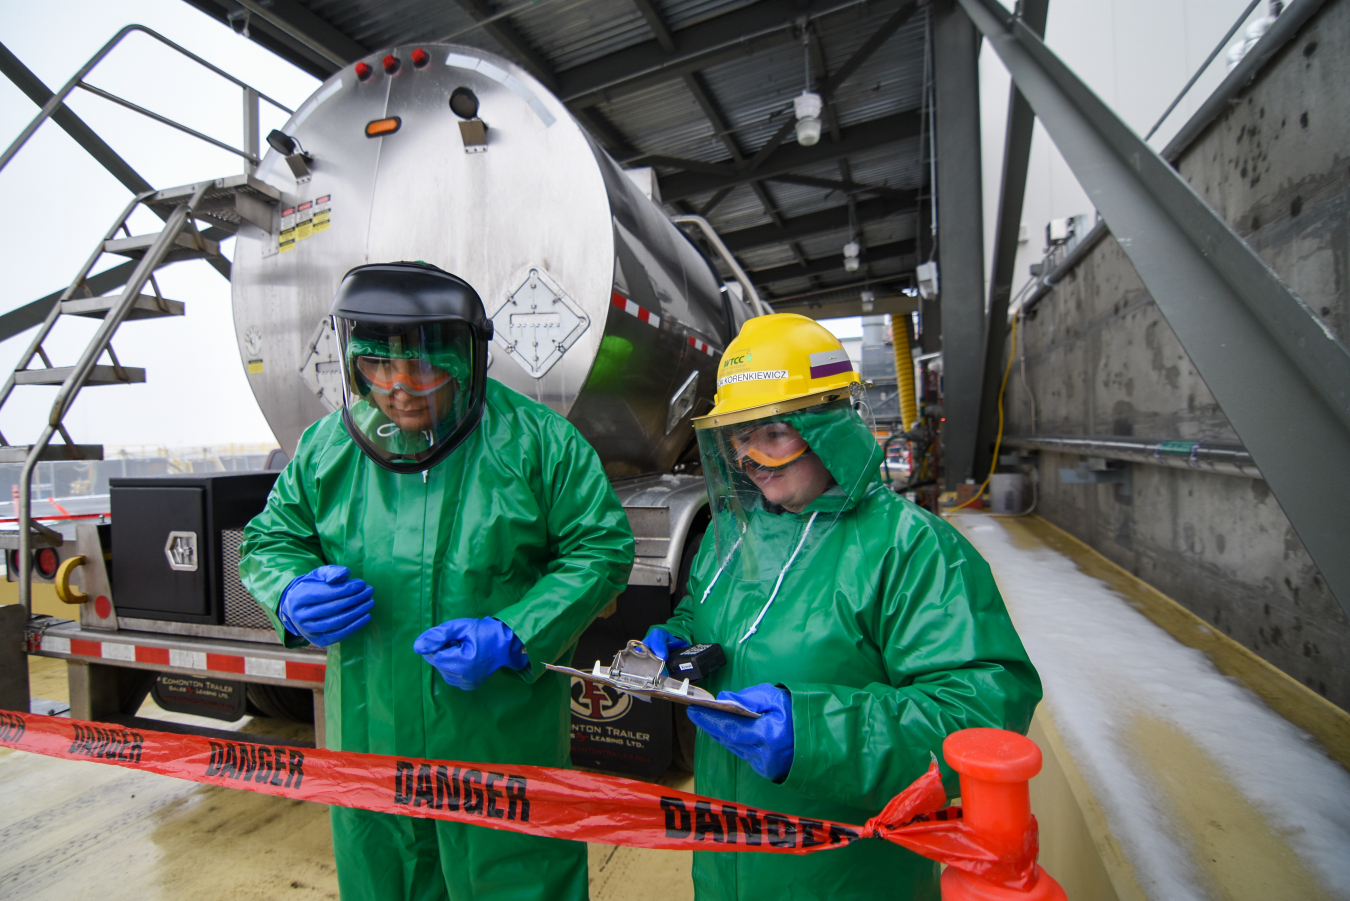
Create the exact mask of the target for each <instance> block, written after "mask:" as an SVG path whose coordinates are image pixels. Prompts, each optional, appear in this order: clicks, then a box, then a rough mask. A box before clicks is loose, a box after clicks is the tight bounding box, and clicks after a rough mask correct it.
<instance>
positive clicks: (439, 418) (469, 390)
mask: <svg viewBox="0 0 1350 901" xmlns="http://www.w3.org/2000/svg"><path fill="white" fill-rule="evenodd" d="M333 330H334V333H335V334H336V335H337V339H338V346H339V348H340V354H339V360H340V364H341V367H342V400H343V421H344V423H345V424H346V425H347V429H348V431H349V432H350V433H351V435H352V437H353V439H354V440H356V442H357V443H358V444H359V445H360V446H361V449H362V450H363V451H364V452H365V453H366V454H367V455H368V456H370V457H371V458H372V459H374V460H375V462H377V463H379V464H380V465H381V466H384V467H385V468H386V469H392V470H395V471H399V472H420V471H422V470H425V469H428V468H430V466H432V465H434V464H435V463H436V462H437V461H439V460H440V459H442V458H443V457H444V456H445V455H446V454H447V453H449V451H450V450H453V448H454V447H455V446H457V445H458V444H459V443H460V442H461V441H463V439H464V438H465V437H466V436H467V435H468V433H469V432H471V431H472V430H473V428H474V426H476V425H477V422H478V419H479V417H480V416H481V414H482V403H483V390H484V382H485V375H484V370H485V369H486V350H485V348H484V347H483V346H482V342H481V341H479V340H478V338H477V337H476V336H475V335H474V333H473V330H472V329H471V328H470V326H469V325H468V324H467V323H464V322H460V321H445V322H429V323H421V324H413V325H387V324H376V323H368V322H360V321H357V320H352V319H346V318H343V317H337V316H335V317H334V318H333ZM480 358H482V359H480Z"/></svg>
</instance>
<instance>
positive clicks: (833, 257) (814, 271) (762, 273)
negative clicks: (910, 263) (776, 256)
mask: <svg viewBox="0 0 1350 901" xmlns="http://www.w3.org/2000/svg"><path fill="white" fill-rule="evenodd" d="M914 249H915V244H914V239H913V238H908V239H906V240H904V241H892V242H890V243H889V244H878V245H876V246H875V247H870V248H868V250H867V253H866V257H867V259H866V262H868V263H879V262H881V261H882V260H893V259H896V258H903V257H907V256H913V255H914ZM831 272H838V273H840V274H843V273H844V272H845V269H844V257H843V255H842V254H839V253H832V254H830V255H829V256H825V257H815V258H814V259H808V260H807V261H806V264H805V265H804V266H803V265H795V264H789V265H787V266H774V267H773V268H771V269H752V270H750V272H749V275H750V280H751V281H753V282H754V283H755V284H756V285H770V284H773V283H774V282H783V281H787V280H788V279H792V278H802V277H804V276H808V275H824V274H826V273H831ZM851 274H852V273H850V275H851Z"/></svg>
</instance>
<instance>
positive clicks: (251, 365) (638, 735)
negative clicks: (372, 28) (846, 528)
mask: <svg viewBox="0 0 1350 901" xmlns="http://www.w3.org/2000/svg"><path fill="white" fill-rule="evenodd" d="M280 132H281V133H280V134H278V133H276V132H274V133H273V134H272V135H271V136H270V137H269V141H268V143H269V144H270V145H271V146H272V150H271V151H270V152H269V153H268V154H267V155H266V156H265V157H264V158H263V160H262V162H261V164H260V165H259V166H258V168H257V171H256V173H254V174H253V175H252V176H251V177H248V178H247V179H245V184H246V186H251V187H249V189H248V190H247V191H245V192H237V194H236V196H243V197H244V198H245V199H244V200H240V201H236V203H237V208H238V210H239V214H240V215H239V217H238V218H239V222H238V231H237V241H236V246H235V253H234V259H233V266H232V274H231V282H232V286H233V304H234V319H235V331H236V338H237V340H238V346H239V352H240V357H241V365H242V366H243V367H244V368H245V370H246V372H247V373H248V380H249V383H250V385H251V386H252V389H253V393H254V395H255V397H256V398H257V401H258V404H259V406H260V407H261V409H262V412H263V414H264V415H265V416H266V418H267V421H268V423H269V425H270V426H271V428H272V431H273V432H274V433H275V435H276V437H277V440H278V442H279V443H280V445H281V447H282V449H283V450H284V451H285V452H287V453H290V452H293V450H294V448H295V445H296V442H297V441H298V439H299V437H300V434H301V432H302V431H303V430H304V429H305V428H306V427H307V426H309V425H310V424H311V423H313V422H314V421H315V420H317V419H319V418H320V417H322V416H325V415H327V414H328V413H330V412H332V411H334V410H335V409H337V407H338V405H339V404H340V399H341V395H340V391H341V388H340V384H339V375H338V362H337V358H336V356H335V353H336V343H335V341H334V340H333V336H332V332H331V329H330V327H329V324H328V308H329V305H330V303H331V300H332V297H333V294H334V291H335V289H336V287H337V285H338V282H339V280H340V279H341V278H342V276H343V275H344V273H346V272H347V271H348V270H349V269H351V268H352V267H354V266H358V265H360V264H363V263H371V262H387V261H394V260H423V261H426V262H430V263H434V264H436V265H437V266H440V267H441V268H443V269H445V270H447V271H450V272H453V273H455V274H457V275H459V276H461V277H463V278H464V279H465V280H467V281H468V282H469V283H470V284H471V285H473V286H474V287H475V288H476V289H477V290H478V292H479V294H480V295H481V296H482V298H483V300H484V304H485V306H486V308H487V313H488V315H489V316H490V317H491V319H492V320H493V324H494V329H495V336H494V339H493V344H492V345H491V347H490V349H489V350H490V353H489V368H488V375H489V376H490V377H491V378H495V379H497V380H498V381H500V382H502V383H504V384H506V385H508V386H509V387H511V388H513V389H515V390H516V391H519V392H521V393H522V394H525V395H527V396H529V397H532V398H534V399H536V400H538V401H540V402H542V403H544V404H547V405H548V406H549V407H551V408H553V409H554V410H556V411H558V412H559V413H561V414H563V415H564V416H566V417H567V418H568V420H570V421H571V422H572V423H573V424H574V425H575V426H576V427H577V428H578V429H579V430H580V431H581V433H582V434H583V435H584V436H585V437H586V439H587V440H588V441H590V443H591V444H592V445H593V446H594V447H595V448H596V450H597V451H598V453H599V455H600V457H601V459H602V461H603V463H604V466H605V470H606V472H607V473H608V475H609V476H610V478H611V479H612V481H613V484H614V488H615V490H616V492H617V493H618V495H619V497H620V499H621V500H622V502H623V504H624V506H625V508H626V509H627V511H628V514H629V519H630V522H631V524H632V526H633V531H634V534H635V536H636V538H637V561H636V565H635V566H634V568H633V575H632V577H631V578H630V583H629V588H628V590H627V591H626V592H625V593H624V594H622V595H621V596H620V597H619V599H618V601H617V604H616V605H615V606H614V607H613V612H612V614H611V615H610V616H608V617H606V618H603V619H601V620H597V622H596V623H595V624H594V625H593V626H592V628H591V629H590V630H589V631H588V632H587V633H586V634H585V635H584V636H583V638H582V641H581V645H580V647H579V649H578V652H577V659H578V660H580V661H581V663H582V665H585V666H589V664H590V662H591V660H592V659H595V658H604V659H605V660H608V659H609V657H610V656H612V655H613V653H614V652H615V651H617V650H618V649H620V648H622V646H623V643H624V641H625V640H627V639H628V638H632V637H636V636H640V635H641V634H643V632H644V631H645V629H646V627H647V626H648V625H649V624H650V623H652V622H655V621H660V620H664V619H665V618H666V617H667V616H668V615H669V613H670V611H671V607H672V603H673V602H674V601H675V600H678V598H677V597H676V593H677V592H678V591H679V589H680V588H681V587H682V583H683V576H684V573H683V572H682V569H683V570H685V571H687V563H688V560H689V557H690V556H691V554H692V551H693V549H694V548H695V547H696V542H697V541H698V540H699V538H700V537H701V534H702V531H703V525H702V524H703V523H704V522H705V521H706V513H705V512H704V507H705V506H706V499H705V496H704V490H703V482H702V479H701V477H699V476H697V475H693V474H689V473H687V472H684V470H685V469H686V468H690V467H689V464H691V463H692V462H693V461H695V460H696V459H697V454H696V443H695V440H694V435H693V429H692V426H691V425H690V422H689V418H690V415H691V414H693V415H696V414H698V413H701V412H703V411H705V410H706V409H708V408H710V407H711V403H712V394H713V391H714V387H715V382H716V379H715V373H716V365H717V360H718V357H719V355H720V353H721V350H722V348H724V347H725V346H726V345H727V342H729V341H730V340H731V338H732V337H733V336H734V335H735V334H736V332H737V331H738V330H739V329H740V326H741V324H742V323H743V322H744V321H745V320H746V319H747V318H749V317H751V316H753V315H756V314H757V312H758V310H759V308H758V306H757V305H758V303H759V301H758V299H757V298H756V297H755V296H754V293H753V289H752V288H751V286H750V285H749V284H748V282H746V283H744V285H743V288H741V290H728V288H727V287H726V286H724V285H723V284H722V281H721V279H720V278H719V277H718V275H717V272H716V270H715V269H714V267H713V266H712V264H711V263H710V261H709V259H708V258H707V257H705V256H704V255H703V253H702V252H701V251H700V250H699V249H698V248H697V247H696V246H695V245H694V244H693V243H692V241H691V240H690V239H689V238H688V237H687V236H686V235H685V234H684V233H683V232H682V231H681V230H680V229H679V228H678V227H677V226H676V225H675V224H673V223H672V222H671V220H670V219H669V218H668V217H667V216H666V215H665V213H664V212H663V211H662V209H661V208H660V206H658V205H657V203H655V202H653V200H652V199H650V198H649V196H648V194H646V193H644V191H643V190H641V189H640V188H639V187H638V185H637V183H636V181H635V180H634V179H633V178H631V177H630V175H631V173H626V172H624V171H623V170H622V169H620V168H619V166H618V165H617V164H616V163H615V162H614V161H613V160H612V159H611V158H610V157H609V156H608V155H607V154H606V153H605V152H604V151H603V150H602V149H601V148H600V147H599V146H598V145H596V144H595V142H594V141H592V140H591V138H590V137H589V135H587V133H586V132H585V131H584V130H583V129H582V128H581V126H580V125H579V124H578V123H577V122H576V121H575V120H574V119H573V118H572V116H571V114H570V113H569V112H568V110H567V109H566V107H565V106H564V105H563V104H562V102H561V101H559V100H558V99H557V98H555V97H553V96H552V95H551V94H549V93H548V91H547V90H546V89H544V88H543V87H542V86H541V85H540V84H539V83H538V82H537V81H535V80H534V78H532V77H531V76H530V75H529V74H528V73H526V72H525V71H523V70H522V69H520V68H519V67H517V66H515V65H514V64H512V63H510V62H508V61H506V60H503V59H501V58H499V57H495V56H492V55H489V54H486V53H484V52H482V51H479V50H474V49H470V48H465V47H459V46H451V45H436V44H420V45H408V46H400V47H396V48H394V49H392V50H389V51H387V52H386V53H382V54H378V55H376V56H373V57H370V58H368V59H365V60H363V61H361V62H358V63H356V64H354V65H353V66H349V67H348V68H346V69H344V70H342V71H341V72H339V73H338V74H336V75H334V76H333V77H331V78H330V79H328V81H327V82H325V83H324V85H323V86H322V87H321V88H320V89H319V90H318V91H317V92H315V94H314V95H313V96H311V97H310V98H309V99H308V100H307V101H306V102H305V103H304V104H303V105H302V106H301V107H300V108H299V110H298V111H297V112H296V113H295V114H294V115H293V116H292V117H291V119H290V121H289V122H288V123H287V124H286V125H285V126H284V127H283V128H282V129H281V130H280ZM648 178H650V173H648ZM236 180H237V179H236ZM710 238H711V241H712V243H714V244H716V243H718V242H717V241H716V238H715V236H710ZM729 262H731V261H729ZM731 265H732V266H733V268H735V267H734V262H731ZM740 277H741V279H742V282H744V278H743V274H740ZM272 478H274V475H267V474H257V473H255V474H251V475H243V476H235V477H230V476H226V475H225V474H222V475H221V476H217V477H214V478H206V479H202V478H197V479H191V478H186V479H125V480H114V481H113V483H112V505H113V510H112V534H111V545H112V551H113V553H112V561H113V562H112V573H111V576H112V579H113V582H114V587H115V590H116V594H115V596H114V597H113V598H112V600H113V601H114V602H115V607H116V610H115V614H114V615H113V616H112V617H103V620H104V621H103V622H102V623H101V624H100V623H98V622H95V621H94V620H95V619H96V617H94V616H93V614H94V611H92V610H87V611H84V612H82V619H83V622H82V624H81V626H76V625H75V624H73V623H71V624H67V625H60V624H57V625H52V626H50V627H49V628H47V629H45V631H44V634H43V635H42V636H41V637H40V638H39V639H38V643H39V644H40V645H41V649H40V650H39V653H54V654H56V655H57V656H65V657H67V658H68V659H70V660H71V661H72V664H74V665H75V666H76V667H84V669H83V671H82V672H81V673H80V674H79V677H78V678H76V677H75V676H72V686H73V696H72V700H73V701H75V700H76V696H78V703H77V704H76V707H75V711H74V712H75V713H76V714H77V715H78V714H81V713H83V714H84V715H92V716H100V715H102V716H103V717H104V718H110V717H117V716H123V717H124V716H126V715H127V714H128V713H129V712H130V711H128V710H127V709H126V706H127V700H126V699H127V698H128V697H133V698H134V695H135V694H136V692H135V690H134V685H135V684H142V683H143V682H144V680H146V679H148V678H149V676H148V675H147V674H149V673H157V674H160V675H159V676H158V677H157V681H156V686H155V688H156V698H157V699H159V700H160V701H161V704H164V705H170V706H171V705H172V704H173V703H175V700H177V701H179V702H183V703H186V702H187V701H190V700H191V699H190V698H189V699H186V700H185V698H184V696H185V695H186V694H188V693H191V692H190V691H188V690H187V689H183V688H182V687H183V686H184V685H187V686H188V689H191V688H192V684H193V683H191V681H190V680H192V679H196V680H198V681H199V682H200V681H209V682H211V683H212V684H213V685H216V688H215V689H212V688H207V687H200V686H199V687H197V688H196V689H192V690H193V691H195V692H196V693H197V695H198V697H199V699H200V698H203V697H212V698H216V701H215V702H213V703H217V704H218V705H219V706H220V707H221V708H222V710H225V712H226V714H228V715H237V713H238V712H239V711H240V710H242V709H243V706H242V705H243V704H244V700H243V699H244V697H245V696H247V698H248V700H252V701H256V702H258V703H259V704H260V706H262V707H263V708H264V709H265V710H266V709H268V708H269V706H270V707H271V708H272V710H273V711H275V710H276V709H278V708H284V707H285V706H286V704H287V703H291V704H293V703H294V700H295V695H294V692H293V690H294V689H296V688H300V689H304V690H306V691H308V690H314V691H315V692H316V699H318V698H319V696H318V694H317V693H318V692H320V691H321V689H322V684H321V683H322V678H321V677H322V672H323V669H322V667H323V659H324V658H323V654H322V652H320V651H317V650H315V649H306V650H304V651H299V652H297V651H286V650H284V649H282V648H281V647H280V645H279V644H278V643H277V641H276V638H275V636H274V635H273V634H272V632H271V630H270V628H268V625H267V621H266V618H265V617H264V616H263V615H262V613H261V610H260V609H258V607H257V605H256V603H253V602H252V600H251V599H250V598H248V597H247V595H246V593H245V592H243V589H242V587H241V586H240V585H239V581H238V576H237V562H238V544H239V540H240V537H241V530H242V526H243V523H244V522H246V521H247V518H248V516H249V515H251V512H250V511H254V512H256V509H261V498H262V497H263V496H264V495H265V490H266V487H267V486H268V485H269V484H270V481H271V479H272ZM246 514H247V515H246ZM199 533H200V534H199ZM188 534H191V535H193V536H194V537H193V539H192V542H193V543H192V547H191V548H189V547H188V546H187V545H186V544H185V542H186V541H187V539H186V538H184V537H182V536H185V535H188ZM124 536H125V537H124ZM173 536H180V537H179V538H178V539H177V540H178V544H176V545H175V543H174V541H175V539H174V537H173ZM175 554H176V555H177V557H178V558H179V562H178V564H175ZM189 558H190V561H189V562H191V563H192V564H193V565H194V566H196V569H193V570H188V569H187V568H186V563H185V562H184V561H188V560H189ZM682 564H683V566H682ZM194 579H195V581H193V580H194ZM85 606H86V607H88V606H89V605H85ZM105 610H106V607H105ZM109 620H111V621H109ZM114 626H115V628H114ZM95 645H98V647H96V648H95V647H94V646H95ZM81 651H83V652H85V653H81ZM95 651H96V652H97V653H94V652H95ZM217 664H219V666H217ZM121 670H135V671H136V672H135V673H134V674H132V673H129V672H121ZM136 679H140V680H141V682H140V683H137V682H136ZM175 680H177V682H175ZM183 680H189V681H186V682H185V681H183ZM77 683H79V684H77ZM166 683H173V684H176V685H178V686H179V688H180V690H179V691H178V693H177V694H176V695H175V694H174V691H173V690H172V687H173V685H172V684H171V685H169V687H168V688H166V687H165V684H166ZM217 683H218V684H217ZM81 686H83V687H81ZM110 686H111V687H110ZM231 686H233V688H231ZM241 686H242V687H241ZM288 689H289V690H292V691H291V694H290V701H289V702H288V701H287V690H288ZM231 691H233V694H230V692H231ZM217 695H219V697H217ZM227 695H228V697H227ZM572 698H573V704H572V707H573V738H574V740H573V751H574V757H575V759H577V761H578V762H581V763H583V764H586V765H591V766H598V767H603V768H607V769H615V770H625V771H628V772H634V773H640V774H654V773H658V772H660V771H663V770H664V769H665V768H666V766H667V765H668V763H669V759H670V753H671V752H670V748H671V745H672V720H673V714H672V712H671V710H670V708H669V707H668V706H667V705H664V704H633V703H631V698H630V697H629V696H627V695H620V694H617V693H612V692H609V691H608V690H607V689H604V688H603V687H600V686H595V685H590V684H587V683H582V682H581V681H580V680H577V681H576V682H575V684H574V685H573V693H572ZM321 707H322V705H321V704H316V705H315V710H316V711H318V712H319V715H320V716H321ZM318 725H319V728H320V731H321V728H322V722H321V720H320V721H319V723H318Z"/></svg>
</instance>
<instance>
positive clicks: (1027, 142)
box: [975, 0, 1050, 478]
mask: <svg viewBox="0 0 1350 901" xmlns="http://www.w3.org/2000/svg"><path fill="white" fill-rule="evenodd" d="M1049 8H1050V0H1023V2H1022V4H1021V7H1020V9H1021V15H1022V22H1023V24H1025V25H1026V26H1027V28H1029V29H1030V30H1031V31H1033V32H1034V33H1035V34H1036V35H1037V36H1038V37H1044V36H1045V18H1046V15H1047V13H1048V12H1049ZM1035 125H1036V114H1035V113H1033V112H1032V111H1031V104H1029V103H1027V100H1026V98H1025V97H1023V96H1022V92H1021V91H1019V90H1017V85H1015V84H1014V85H1012V86H1011V87H1010V88H1008V127H1007V131H1006V132H1005V133H1004V138H1003V181H1002V182H1001V183H1000V187H999V196H998V222H997V224H996V225H995V226H994V259H993V261H992V262H991V263H990V267H989V268H990V273H989V317H988V323H987V324H986V326H985V330H984V381H983V387H982V389H981V391H980V424H979V431H978V432H977V433H976V440H975V474H976V477H977V478H978V477H979V476H981V475H982V474H983V473H986V472H989V470H990V468H991V467H992V465H993V463H994V460H993V459H992V458H993V454H994V440H995V437H996V434H995V433H996V432H997V431H998V389H999V384H1000V382H1001V381H1002V378H1003V351H1004V344H1006V343H1007V340H1008V301H1009V300H1010V299H1011V298H1012V283H1013V279H1014V278H1015V277H1016V274H1017V273H1016V266H1017V237H1018V233H1019V232H1020V231H1021V228H1022V200H1023V198H1024V196H1025V195H1026V191H1027V163H1028V162H1030V159H1031V135H1032V132H1033V131H1034V130H1035Z"/></svg>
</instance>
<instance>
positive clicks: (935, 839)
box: [0, 713, 1037, 889]
mask: <svg viewBox="0 0 1350 901" xmlns="http://www.w3.org/2000/svg"><path fill="white" fill-rule="evenodd" d="M0 745H2V746H5V747H9V748H15V749H17V750H20V751H31V752H33V753H36V754H44V755H47V756H49V757H61V758H65V759H67V760H92V761H95V762H97V763H110V764H115V765H117V766H122V767H127V768H129V769H136V770H144V771H146V772H150V773H158V774H160V775H163V776H173V777H174V778H177V779H186V780H189V781H192V782H204V783H208V784H210V785H220V786H224V787H226V788H239V789H245V790H247V791H255V792H262V793H263V794H269V795H280V796H282V797H286V798H295V799H299V800H304V801H316V802H318V803H321V804H337V805H340V806H342V807H357V808H361V809H363V810H373V811H377V812H379V813H391V814H399V815H403V816H415V817H427V818H431V819H438V820H453V821H456V822H460V823H471V824H474V825H478V826H486V827H488V828H490V829H506V830H510V831H512V832H524V833H527V834H530V835H542V836H549V837H552V838H565V839H572V840H574V841H583V842H597V843H600V844H607V845H627V846H631V847H637V848H658V849H665V850H677V851H690V850H694V851H743V852H754V851H758V852H774V853H784V854H810V853H813V852H817V851H828V850H830V849H833V848H842V847H844V846H845V845H849V844H851V843H853V842H855V841H864V840H869V839H876V838H882V839H885V840H887V841H891V842H894V843H896V844H898V845H901V846H903V847H905V848H908V849H909V850H911V851H914V852H916V853H918V854H922V855H923V856H924V857H928V858H931V859H933V860H938V861H941V862H943V863H946V864H948V865H950V866H954V867H957V868H958V869H962V870H967V871H969V872H971V873H974V874H976V875H979V876H981V877H982V878H983V879H986V880H988V881H991V882H997V883H1002V884H1004V885H1006V886H1008V887H1010V888H1018V889H1027V888H1030V887H1031V885H1032V884H1034V881H1035V876H1034V865H1035V861H1036V852H1037V839H1036V831H1035V826H1034V822H1033V827H1032V829H1031V830H1030V831H1029V833H1028V835H1027V837H1026V842H1025V843H1024V847H1023V848H1021V849H1020V850H1019V851H1018V852H1017V853H1016V854H1014V855H1013V858H1015V859H1009V858H1008V855H1006V854H1005V855H1004V857H1003V858H1002V859H1001V858H1000V857H999V855H998V853H996V852H995V851H994V850H991V847H990V846H989V844H988V843H986V842H982V841H981V840H980V837H979V836H978V835H976V834H975V833H974V832H972V830H971V829H970V828H969V827H968V826H966V824H965V823H964V822H963V821H962V818H961V808H959V807H946V806H945V805H946V803H947V798H946V793H945V792H944V791H943V789H942V780H941V778H940V776H939V775H938V769H937V763H936V761H935V762H934V763H933V764H932V765H931V766H930V767H929V770H928V772H927V773H925V774H924V775H923V776H921V777H920V778H918V779H917V780H915V782H914V783H913V784H912V785H910V786H909V788H907V789H905V790H904V791H903V792H901V793H900V794H898V795H896V796H895V798H893V799H892V800H891V801H890V803H889V804H887V805H886V807H885V808H884V809H883V810H882V812H881V813H880V814H878V815H877V816H875V817H873V818H872V819H870V820H868V821H867V823H865V824H864V825H862V826H856V825H851V824H848V823H836V822H832V821H830V820H818V819H812V818H809V817H799V816H792V815H789V814H783V813H776V812H773V811H768V810H758V809H755V808H752V807H746V806H745V805H742V804H735V803H732V802H730V801H722V800H718V799H716V798H707V797H704V796H702V795H696V794H693V793H691V792H682V791H676V790H674V789H669V788H665V787H663V786H660V785H650V784H648V783H645V782H637V781H634V780H631V779H622V778H619V777H615V776H601V775H596V774H592V773H583V772H579V771H577V770H560V769H550V768H547V767H536V766H514V765H510V764H493V763H464V762H461V761H454V760H423V759H418V758H403V757H392V756H386V755H381V754H355V753H349V752H345V751H328V750H323V749H315V748H293V747H273V746H270V745H263V744H254V743H250V742H242V741H239V742H236V741H224V740H220V739H213V738H203V737H201V736H196V735H173V734H169V733H165V732H150V731H146V730H137V729H127V728H124V727H122V726H116V725H110V724H107V723H91V722H84V721H81V720H71V719H66V718H64V717H51V716H40V715H37V714H25V713H0Z"/></svg>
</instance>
